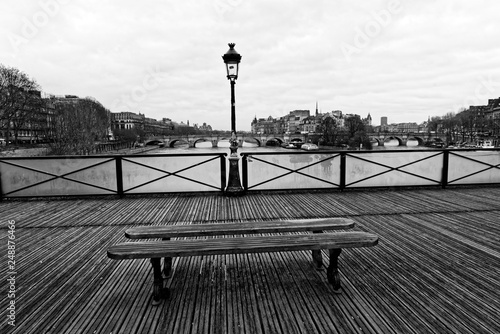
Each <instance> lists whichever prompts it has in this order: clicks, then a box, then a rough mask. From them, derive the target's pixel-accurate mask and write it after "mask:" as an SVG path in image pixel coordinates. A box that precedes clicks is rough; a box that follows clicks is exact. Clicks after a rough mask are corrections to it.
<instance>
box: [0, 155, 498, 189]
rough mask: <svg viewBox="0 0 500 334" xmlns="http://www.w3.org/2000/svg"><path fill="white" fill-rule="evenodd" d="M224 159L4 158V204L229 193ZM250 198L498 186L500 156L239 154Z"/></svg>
mask: <svg viewBox="0 0 500 334" xmlns="http://www.w3.org/2000/svg"><path fill="white" fill-rule="evenodd" d="M226 156H227V154H226V153H195V154H144V155H122V156H119V155H113V156H103V155H97V156H59V157H24V158H23V157H17V158H13V157H10V158H0V189H1V198H16V197H45V196H84V195H89V196H95V195H118V196H120V197H122V196H125V195H128V194H154V193H182V192H195V193H197V192H221V193H222V192H224V189H225V188H226V180H227V173H228V168H227V164H228V162H227V158H226ZM241 156H242V163H241V177H242V185H243V188H244V189H245V190H246V191H263V190H266V191H268V190H311V189H338V190H344V189H353V188H375V187H411V186H438V187H443V188H445V187H447V186H453V185H484V184H500V150H499V149H480V150H477V149H464V150H462V149H443V150H437V149H436V150H385V151H313V152H311V151H284V152H246V153H242V154H241Z"/></svg>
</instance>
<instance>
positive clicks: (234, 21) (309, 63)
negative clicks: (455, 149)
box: [0, 0, 500, 130]
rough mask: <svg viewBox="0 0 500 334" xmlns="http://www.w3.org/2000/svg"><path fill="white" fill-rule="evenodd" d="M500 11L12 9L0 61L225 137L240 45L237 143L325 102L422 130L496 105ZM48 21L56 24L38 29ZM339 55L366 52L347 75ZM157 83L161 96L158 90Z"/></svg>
mask: <svg viewBox="0 0 500 334" xmlns="http://www.w3.org/2000/svg"><path fill="white" fill-rule="evenodd" d="M42 3H43V4H45V7H46V6H47V5H52V7H50V6H49V8H52V12H51V13H52V14H50V15H49V14H48V13H47V10H45V9H44V7H43V6H42V5H40V4H42ZM56 5H58V7H57V6H56ZM499 7H500V4H498V3H497V2H495V1H493V0H483V1H476V2H470V1H465V0H461V1H451V0H443V1H433V0H425V1H419V2H418V3H417V2H410V1H408V0H400V1H397V0H387V1H382V0H380V1H370V2H366V1H344V0H336V1H326V0H322V1H315V2H308V3H307V2H305V1H299V0H295V1H284V0H280V1H263V0H255V1H248V0H215V1H212V2H199V1H194V0H185V1H179V2H165V1H148V2H146V3H140V2H135V1H130V0H126V1H121V2H120V3H116V2H103V1H96V0H93V1H83V0H64V1H63V0H41V1H40V2H19V1H12V0H7V1H6V5H5V6H4V8H8V9H7V10H5V11H2V13H0V31H1V32H2V36H3V39H2V40H1V43H2V45H3V46H4V47H2V48H1V49H0V57H1V59H3V60H2V62H4V63H6V64H7V65H10V66H15V67H18V68H20V69H21V70H23V71H25V72H27V73H28V74H29V75H30V76H32V77H34V78H35V79H36V80H37V81H38V82H39V83H40V84H41V86H42V87H43V89H44V90H45V91H46V92H49V93H54V94H76V95H80V96H93V97H95V98H96V99H98V100H99V101H100V102H101V103H103V104H104V105H105V106H106V107H108V108H110V109H112V108H118V106H119V105H117V103H116V101H117V100H118V101H120V99H121V100H123V99H124V97H127V96H128V97H129V98H130V97H133V98H132V100H133V101H132V102H129V103H128V104H127V103H121V104H122V105H121V106H120V107H128V108H130V111H132V112H139V111H140V112H141V113H145V114H146V116H148V117H152V118H156V119H161V118H163V117H167V118H171V119H172V120H174V121H178V122H180V121H184V122H186V121H187V120H189V121H190V124H193V123H199V124H202V123H204V122H206V123H208V124H210V125H212V126H213V127H214V128H216V129H228V128H229V127H230V119H229V117H230V90H229V82H228V81H227V79H226V78H225V68H224V64H223V61H222V58H221V56H222V55H223V54H224V53H225V52H226V51H227V49H228V46H227V43H228V42H235V43H236V50H238V52H239V53H240V54H241V55H242V56H243V58H242V62H241V67H240V76H239V79H238V82H237V84H236V111H237V116H236V118H237V129H239V130H249V129H250V122H251V120H252V119H253V117H254V116H257V117H268V116H269V115H272V116H273V117H279V116H283V115H285V114H287V113H288V112H289V111H291V110H294V109H310V110H314V108H315V103H316V101H319V105H320V108H321V110H322V111H323V112H326V111H330V110H335V109H341V110H343V111H344V112H345V113H357V114H360V115H361V116H362V117H365V116H366V115H367V114H368V113H370V114H371V116H372V117H373V119H374V121H375V123H376V122H377V121H378V120H379V119H380V117H381V116H387V117H388V118H389V122H421V121H424V120H426V119H427V117H428V116H442V115H444V114H446V113H447V112H450V111H456V109H457V108H458V107H460V106H462V105H463V104H464V103H465V104H467V103H470V102H471V101H472V102H474V103H476V104H485V103H487V99H484V100H483V98H485V97H486V96H487V94H491V96H490V98H494V97H498V96H500V85H499V86H495V85H487V87H486V86H484V83H482V82H484V81H485V80H486V81H487V80H490V81H492V82H495V83H496V82H500V66H499V59H500V46H499V45H498V43H496V40H497V32H498V31H500V22H499V21H498V19H497V17H496V16H497V13H498V9H499ZM391 8H393V9H394V8H396V9H398V10H392V11H391ZM40 13H42V14H43V13H45V14H46V16H47V17H48V20H47V22H43V21H38V22H39V23H40V22H42V23H43V24H39V26H36V24H37V23H36V22H37V21H34V18H35V19H36V18H37V17H38V18H40V17H42V14H40ZM387 13H389V14H390V15H387ZM37 15H38V16H37ZM26 22H31V23H33V24H35V27H36V28H37V32H36V33H35V34H33V36H32V37H30V38H25V39H26V42H23V43H21V44H20V45H18V48H17V50H15V49H14V48H13V47H12V45H11V44H12V43H11V41H10V40H9V38H8V36H13V35H17V36H20V37H23V38H24V36H23V29H24V30H26V29H27V28H25V25H26ZM363 34H364V35H366V36H367V38H366V39H364V37H363V36H362V35H363ZM356 43H357V44H356ZM342 45H352V46H354V47H356V48H357V50H356V52H355V53H352V54H351V57H350V58H351V59H350V61H347V60H346V56H345V52H343V50H342ZM152 70H154V71H156V73H157V76H156V78H157V79H158V84H157V85H155V84H153V81H148V80H150V79H148V78H150V73H151V71H152ZM478 87H479V89H478ZM492 87H493V88H492ZM475 91H480V94H476V93H475ZM129 100H130V99H129ZM454 109H455V110H454ZM112 111H122V110H112Z"/></svg>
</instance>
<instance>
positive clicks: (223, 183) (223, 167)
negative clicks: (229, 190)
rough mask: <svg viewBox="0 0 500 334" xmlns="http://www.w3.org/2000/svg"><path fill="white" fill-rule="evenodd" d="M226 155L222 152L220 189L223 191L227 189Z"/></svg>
mask: <svg viewBox="0 0 500 334" xmlns="http://www.w3.org/2000/svg"><path fill="white" fill-rule="evenodd" d="M226 156H227V154H226V153H224V154H221V156H220V185H221V188H220V190H221V191H222V192H224V190H225V189H226V159H225V158H226Z"/></svg>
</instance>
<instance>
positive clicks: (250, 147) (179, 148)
mask: <svg viewBox="0 0 500 334" xmlns="http://www.w3.org/2000/svg"><path fill="white" fill-rule="evenodd" d="M398 145H399V142H398V141H397V140H396V139H394V140H391V141H388V142H386V143H384V146H373V150H374V151H383V150H410V149H411V150H415V149H417V150H421V149H422V150H425V149H429V148H427V147H425V146H418V141H416V140H414V141H408V143H407V145H408V146H398ZM320 149H321V146H320ZM325 150H337V149H335V148H333V149H332V148H325ZM338 150H340V148H338ZM287 151H288V152H291V153H292V152H304V151H302V150H290V149H285V148H282V147H278V146H265V147H259V146H258V145H257V144H255V143H247V142H244V143H243V147H239V148H238V153H242V152H287ZM314 152H317V151H311V153H314ZM150 153H152V154H168V153H228V154H229V141H227V140H223V141H220V142H219V143H218V147H212V143H211V142H200V143H197V144H196V147H194V148H190V147H189V145H188V144H179V145H175V147H173V148H171V147H164V148H159V149H157V150H154V151H152V152H150Z"/></svg>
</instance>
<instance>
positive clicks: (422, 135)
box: [145, 132, 446, 147]
mask: <svg viewBox="0 0 500 334" xmlns="http://www.w3.org/2000/svg"><path fill="white" fill-rule="evenodd" d="M368 136H369V137H370V139H371V141H372V142H373V143H375V142H376V143H378V145H379V146H383V145H384V143H385V142H388V141H389V140H394V139H395V140H397V141H398V142H399V146H406V144H407V142H408V140H416V141H417V142H418V146H423V145H424V143H425V142H427V141H429V140H432V139H434V138H440V139H441V140H443V141H446V137H445V135H444V134H436V133H428V132H419V133H407V132H401V133H394V132H390V133H382V132H380V133H369V134H368ZM319 137H321V134H315V133H309V134H279V135H278V134H268V135H259V134H244V135H239V136H238V141H239V143H240V146H242V144H243V142H247V143H255V144H257V145H258V146H259V147H260V146H268V144H270V143H271V142H272V144H271V145H272V146H277V145H281V144H283V143H288V142H291V141H302V142H304V143H305V142H308V141H309V139H312V138H319ZM229 138H230V135H229V134H225V135H175V136H157V137H149V138H147V139H146V140H145V144H146V145H158V144H160V145H164V146H166V147H174V145H175V144H176V143H183V144H188V145H189V147H195V146H196V144H197V143H202V142H210V143H212V147H218V144H219V142H220V141H227V140H229ZM313 140H314V139H313ZM271 145H269V146H271Z"/></svg>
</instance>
